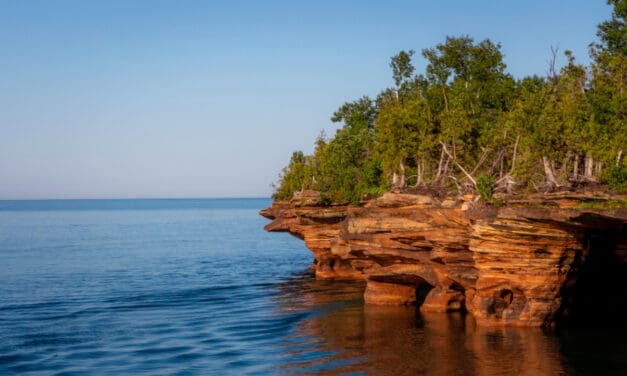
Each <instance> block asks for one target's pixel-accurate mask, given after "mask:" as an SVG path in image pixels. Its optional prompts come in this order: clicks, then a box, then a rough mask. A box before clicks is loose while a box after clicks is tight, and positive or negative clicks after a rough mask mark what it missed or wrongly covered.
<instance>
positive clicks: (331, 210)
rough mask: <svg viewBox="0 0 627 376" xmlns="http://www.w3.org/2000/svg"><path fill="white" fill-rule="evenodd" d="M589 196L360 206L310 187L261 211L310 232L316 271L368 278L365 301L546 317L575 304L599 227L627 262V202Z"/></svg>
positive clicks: (490, 319) (388, 201)
mask: <svg viewBox="0 0 627 376" xmlns="http://www.w3.org/2000/svg"><path fill="white" fill-rule="evenodd" d="M588 199H595V200H598V199H599V198H598V197H587V196H573V195H554V196H539V197H537V198H534V197H530V198H527V199H526V200H521V201H510V202H508V204H507V205H504V206H502V207H498V208H497V207H491V206H486V205H483V204H481V203H479V202H478V200H477V198H476V197H473V196H463V197H453V198H446V199H442V200H437V199H434V198H432V197H429V196H422V195H412V194H403V193H387V194H385V195H383V196H382V197H380V198H378V199H375V200H372V201H370V202H368V203H366V204H365V205H363V206H360V207H352V206H346V205H337V206H322V205H321V204H320V197H319V195H318V194H317V192H313V191H305V192H303V193H301V195H300V196H297V197H296V198H295V199H293V200H292V201H290V202H285V201H283V202H282V201H276V202H274V203H273V205H272V206H271V207H270V208H268V209H266V210H263V211H262V212H261V214H262V215H263V216H265V217H267V218H270V219H272V220H273V221H272V222H271V223H270V224H268V225H267V226H266V227H265V228H266V230H268V231H286V232H289V233H291V234H293V235H295V236H298V237H300V238H302V239H303V240H304V241H305V245H306V246H307V247H308V248H309V249H310V250H311V251H312V252H313V254H314V264H313V266H312V267H313V269H314V270H315V274H316V277H318V278H352V279H364V280H365V281H366V289H365V292H364V299H365V302H366V304H378V305H403V304H416V305H418V306H420V309H421V310H422V311H425V312H447V311H458V310H466V311H468V312H469V313H470V314H472V316H473V317H474V318H475V320H476V322H477V324H479V325H507V326H541V325H551V324H552V323H553V322H555V320H556V319H557V318H559V317H560V316H566V315H568V314H569V304H570V303H572V299H573V297H574V296H577V291H581V289H579V290H578V289H577V288H575V287H576V285H577V278H578V276H579V274H580V273H581V271H582V270H585V269H586V262H587V260H588V259H590V258H591V256H593V254H592V253H594V252H595V250H594V238H595V237H596V238H599V234H601V235H600V237H601V238H604V239H605V240H604V243H603V244H604V247H605V248H611V250H610V251H609V252H610V254H609V256H608V257H609V258H605V259H604V260H605V261H604V262H610V263H615V265H618V267H619V269H620V270H619V271H621V272H622V270H623V269H624V267H625V266H626V265H627V251H626V249H627V240H626V237H625V229H626V227H627V226H626V223H627V210H625V209H620V210H581V209H575V208H574V207H576V206H577V205H578V204H579V203H581V201H582V200H588ZM592 259H594V258H592ZM621 291H622V290H621ZM624 296H625V294H624V293H623V296H620V297H618V299H619V300H620V299H624ZM624 300H627V299H624Z"/></svg>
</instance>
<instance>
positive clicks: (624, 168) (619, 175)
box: [605, 163, 627, 193]
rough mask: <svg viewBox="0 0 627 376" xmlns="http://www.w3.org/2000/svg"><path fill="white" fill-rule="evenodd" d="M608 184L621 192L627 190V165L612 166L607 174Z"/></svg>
mask: <svg viewBox="0 0 627 376" xmlns="http://www.w3.org/2000/svg"><path fill="white" fill-rule="evenodd" d="M605 180H606V181H607V185H608V186H609V187H610V188H612V189H614V190H615V191H617V192H619V193H623V192H627V165H625V163H622V164H621V165H620V166H612V167H610V168H609V169H608V170H607V172H606V174H605Z"/></svg>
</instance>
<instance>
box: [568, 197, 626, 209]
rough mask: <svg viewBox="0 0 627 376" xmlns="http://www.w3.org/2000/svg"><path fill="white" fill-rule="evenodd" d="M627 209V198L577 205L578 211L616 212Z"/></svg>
mask: <svg viewBox="0 0 627 376" xmlns="http://www.w3.org/2000/svg"><path fill="white" fill-rule="evenodd" d="M624 208H627V198H623V199H617V200H592V201H585V202H582V203H581V204H579V205H577V207H576V209H602V210H614V209H624Z"/></svg>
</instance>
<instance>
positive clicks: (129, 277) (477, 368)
mask: <svg viewBox="0 0 627 376" xmlns="http://www.w3.org/2000/svg"><path fill="white" fill-rule="evenodd" d="M269 204H270V200H267V199H247V200H95V201H90V200H76V201H0V374H46V375H48V374H98V375H107V374H116V375H118V374H139V373H144V374H164V375H171V374H180V375H194V374H198V375H205V374H236V375H239V374H260V375H265V374H286V375H291V374H373V375H374V374H376V375H404V374H407V375H410V374H435V375H474V374H478V375H501V374H512V375H519V374H523V375H545V374H546V375H558V374H582V375H586V374H593V375H599V374H627V338H626V337H625V336H624V335H623V334H621V333H612V332H606V333H603V332H598V331H587V332H584V331H570V332H566V331H564V332H559V333H545V332H543V331H541V330H535V329H480V328H475V326H474V324H473V322H472V320H470V319H469V318H468V317H463V316H461V315H453V314H450V315H446V314H434V315H422V316H420V315H416V312H415V310H414V309H411V308H382V307H365V306H364V305H363V301H362V299H361V296H362V290H363V286H362V285H361V284H358V283H348V282H328V281H327V282H325V281H315V280H314V279H313V278H312V276H311V275H310V274H309V273H308V272H307V270H308V266H309V264H310V262H311V254H310V253H309V251H307V250H306V249H305V248H304V245H303V244H302V242H301V241H300V240H298V239H295V238H292V237H290V236H289V235H287V234H268V233H265V232H264V231H263V230H262V227H263V225H264V224H265V223H266V221H265V220H264V219H263V218H262V217H260V216H259V215H258V214H257V212H258V210H259V209H261V208H263V207H266V206H268V205H269Z"/></svg>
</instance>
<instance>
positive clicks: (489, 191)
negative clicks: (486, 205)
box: [477, 175, 494, 202]
mask: <svg viewBox="0 0 627 376" xmlns="http://www.w3.org/2000/svg"><path fill="white" fill-rule="evenodd" d="M493 187H494V178H493V177H492V176H490V175H481V176H479V178H478V179H477V191H479V195H480V196H481V200H482V201H485V202H491V201H492V195H493V194H494V189H493Z"/></svg>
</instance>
